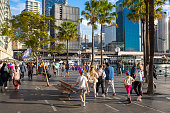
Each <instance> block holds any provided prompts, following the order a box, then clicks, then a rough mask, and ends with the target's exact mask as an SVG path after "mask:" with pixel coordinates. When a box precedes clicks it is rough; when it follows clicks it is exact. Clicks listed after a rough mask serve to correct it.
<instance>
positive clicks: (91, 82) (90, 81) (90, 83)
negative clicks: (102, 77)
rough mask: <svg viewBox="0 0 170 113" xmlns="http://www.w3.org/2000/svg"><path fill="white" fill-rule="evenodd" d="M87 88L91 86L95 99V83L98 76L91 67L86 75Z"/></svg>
mask: <svg viewBox="0 0 170 113" xmlns="http://www.w3.org/2000/svg"><path fill="white" fill-rule="evenodd" d="M86 76H87V79H88V86H89V88H90V87H91V86H93V92H94V98H96V83H97V82H98V74H97V72H96V71H95V69H94V66H93V65H92V66H91V69H90V72H88V73H87V75H86Z"/></svg>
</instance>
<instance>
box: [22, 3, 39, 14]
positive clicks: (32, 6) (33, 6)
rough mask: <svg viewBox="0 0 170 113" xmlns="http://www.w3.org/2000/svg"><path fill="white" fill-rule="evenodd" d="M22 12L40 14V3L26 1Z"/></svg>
mask: <svg viewBox="0 0 170 113" xmlns="http://www.w3.org/2000/svg"><path fill="white" fill-rule="evenodd" d="M24 11H32V12H34V13H40V2H38V1H35V0H26V3H25V10H24Z"/></svg>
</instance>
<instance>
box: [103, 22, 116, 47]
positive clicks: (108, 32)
mask: <svg viewBox="0 0 170 113" xmlns="http://www.w3.org/2000/svg"><path fill="white" fill-rule="evenodd" d="M102 33H104V38H105V40H104V46H106V45H107V44H109V43H111V42H112V41H116V27H115V26H111V25H106V24H105V25H103V29H102Z"/></svg>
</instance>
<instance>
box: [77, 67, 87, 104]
mask: <svg viewBox="0 0 170 113" xmlns="http://www.w3.org/2000/svg"><path fill="white" fill-rule="evenodd" d="M80 75H81V76H79V77H78V78H77V83H76V84H75V85H74V86H77V85H78V84H79V92H80V99H81V106H85V93H86V92H89V87H88V83H87V78H86V77H85V76H84V70H81V71H80Z"/></svg>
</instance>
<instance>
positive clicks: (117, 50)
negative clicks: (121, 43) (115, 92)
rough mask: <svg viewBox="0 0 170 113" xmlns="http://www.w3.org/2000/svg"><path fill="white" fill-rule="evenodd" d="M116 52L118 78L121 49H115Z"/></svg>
mask: <svg viewBox="0 0 170 113" xmlns="http://www.w3.org/2000/svg"><path fill="white" fill-rule="evenodd" d="M115 52H116V54H117V76H118V74H119V72H118V71H119V62H118V58H119V52H120V48H119V47H117V48H116V49H115Z"/></svg>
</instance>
